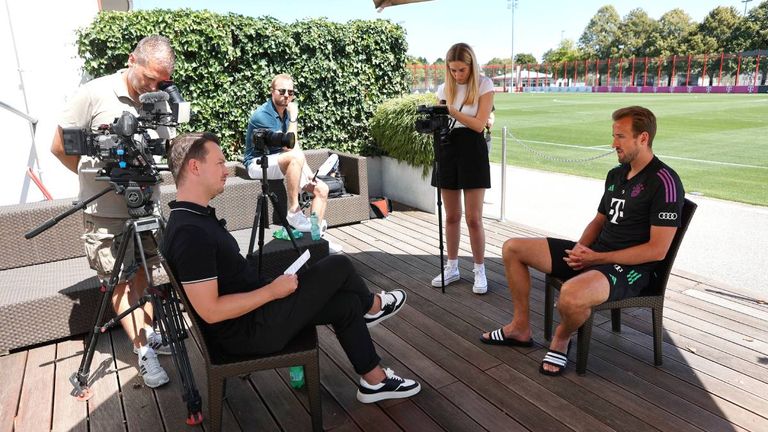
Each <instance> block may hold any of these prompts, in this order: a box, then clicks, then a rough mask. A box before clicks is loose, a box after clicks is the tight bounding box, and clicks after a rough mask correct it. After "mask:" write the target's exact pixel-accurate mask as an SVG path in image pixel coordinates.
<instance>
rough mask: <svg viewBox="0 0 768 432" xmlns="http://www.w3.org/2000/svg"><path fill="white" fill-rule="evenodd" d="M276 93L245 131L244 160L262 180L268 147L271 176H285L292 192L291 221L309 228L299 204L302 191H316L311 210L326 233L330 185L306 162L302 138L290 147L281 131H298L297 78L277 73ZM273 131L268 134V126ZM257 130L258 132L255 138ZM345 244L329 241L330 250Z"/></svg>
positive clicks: (272, 85)
mask: <svg viewBox="0 0 768 432" xmlns="http://www.w3.org/2000/svg"><path fill="white" fill-rule="evenodd" d="M270 88H271V91H272V96H271V98H270V99H268V100H267V101H266V102H265V103H264V104H263V105H261V106H259V107H258V108H257V109H256V111H254V112H253V113H252V114H251V118H250V119H249V121H248V127H247V128H246V131H245V157H244V160H243V163H244V164H245V167H246V169H247V170H248V175H249V176H250V177H251V178H253V179H257V180H262V178H261V177H262V168H261V165H260V163H259V162H260V159H261V157H262V156H264V148H265V147H266V150H267V151H268V154H267V159H268V161H269V167H268V168H267V180H279V179H282V178H285V190H286V193H287V195H288V214H287V216H286V219H287V220H288V223H289V224H290V225H291V226H292V227H294V228H295V229H297V230H299V231H307V232H308V231H309V230H310V228H311V224H310V222H309V219H308V218H307V216H306V215H305V214H304V212H303V211H302V209H301V208H300V207H299V193H300V191H302V190H304V191H307V192H310V193H312V194H313V195H314V199H312V205H311V206H310V211H312V212H315V213H316V214H317V218H318V220H319V221H320V222H319V223H320V231H321V233H323V234H325V230H326V228H327V227H328V224H327V222H326V221H325V219H324V215H325V208H326V206H327V205H328V185H326V184H325V183H323V182H322V181H321V180H318V179H314V174H313V173H312V171H311V170H310V169H309V167H308V166H307V165H306V159H305V158H304V152H302V151H301V146H300V145H299V142H298V138H296V141H295V145H294V146H293V147H292V148H291V147H289V143H288V141H287V140H288V138H287V136H285V135H283V137H282V139H281V138H280V135H279V134H289V133H293V134H294V135H295V134H296V133H297V130H298V125H297V123H298V115H299V108H298V105H297V104H296V102H294V97H295V93H294V92H295V90H294V88H293V78H291V76H290V75H287V74H279V75H276V76H275V77H274V78H273V79H272V84H271V87H270ZM265 129H266V130H269V131H272V132H273V134H269V135H270V136H268V137H267V136H265V134H264V133H263V132H264V130H265ZM254 134H256V135H257V137H256V141H264V142H254ZM341 250H342V248H341V245H338V244H336V243H333V242H328V251H329V252H330V253H332V254H334V253H339V252H341Z"/></svg>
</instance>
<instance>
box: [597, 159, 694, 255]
mask: <svg viewBox="0 0 768 432" xmlns="http://www.w3.org/2000/svg"><path fill="white" fill-rule="evenodd" d="M629 169H630V166H629V164H622V165H619V166H617V167H616V168H613V169H612V170H610V171H609V172H608V176H607V177H606V179H605V191H604V192H603V197H602V199H601V200H600V205H599V206H598V207H597V211H598V212H600V213H602V214H604V215H605V216H606V218H607V220H606V222H605V224H604V225H603V229H602V230H601V231H600V235H599V236H598V238H597V240H596V241H595V243H594V244H593V245H592V246H591V247H592V249H593V250H595V251H597V252H606V251H614V250H620V249H626V248H628V247H631V246H636V245H639V244H643V243H646V242H648V240H649V239H650V237H651V225H655V226H674V227H679V226H680V217H681V215H682V211H683V201H684V199H685V191H684V190H683V184H682V182H681V181H680V177H678V175H677V173H676V172H675V171H674V170H672V168H670V167H669V166H667V165H666V164H665V163H663V162H662V161H660V160H659V158H657V157H656V156H654V157H653V159H652V160H651V161H650V162H649V163H648V165H646V166H645V168H643V169H642V170H641V171H640V172H639V173H637V174H636V175H635V176H634V177H632V178H631V179H630V180H627V174H629Z"/></svg>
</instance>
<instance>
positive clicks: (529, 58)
mask: <svg viewBox="0 0 768 432" xmlns="http://www.w3.org/2000/svg"><path fill="white" fill-rule="evenodd" d="M536 63H538V62H537V61H536V57H534V56H533V54H529V53H520V54H515V64H536Z"/></svg>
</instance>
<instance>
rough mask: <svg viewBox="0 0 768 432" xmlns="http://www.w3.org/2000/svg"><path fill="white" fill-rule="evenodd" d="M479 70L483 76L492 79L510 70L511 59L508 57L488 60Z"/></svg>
mask: <svg viewBox="0 0 768 432" xmlns="http://www.w3.org/2000/svg"><path fill="white" fill-rule="evenodd" d="M481 69H482V71H483V73H484V74H485V76H489V77H493V76H497V75H503V74H505V73H507V72H509V71H510V70H512V59H511V58H509V57H506V58H499V57H494V58H492V59H490V60H488V63H486V64H485V65H484V66H483V67H482V68H481Z"/></svg>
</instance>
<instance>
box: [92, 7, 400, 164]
mask: <svg viewBox="0 0 768 432" xmlns="http://www.w3.org/2000/svg"><path fill="white" fill-rule="evenodd" d="M150 34H162V35H164V36H166V37H168V38H169V39H170V40H171V44H172V45H173V48H174V50H175V51H176V55H177V61H176V70H175V71H174V73H173V79H174V81H175V82H176V83H177V85H178V87H179V89H180V90H181V93H182V95H183V96H184V98H185V99H186V100H187V101H190V102H192V106H193V107H192V108H193V111H194V112H195V113H196V116H195V117H193V120H192V121H191V122H190V123H189V124H188V125H186V126H184V127H183V128H182V130H195V131H200V130H208V131H212V132H215V133H217V134H219V135H220V136H221V137H222V144H223V147H224V152H225V154H226V156H227V158H228V159H239V158H241V156H242V149H243V146H244V143H245V141H244V139H245V138H244V131H245V125H246V122H247V119H248V117H249V115H250V113H251V111H252V110H254V109H255V108H256V107H257V106H259V105H261V104H262V103H264V101H266V100H267V98H268V97H269V83H270V81H271V79H272V77H273V76H274V75H275V74H277V73H283V72H285V73H289V74H291V75H293V77H294V80H295V85H296V90H297V95H298V96H297V99H296V100H297V102H298V103H299V110H300V119H299V127H300V129H299V135H300V138H301V140H302V146H303V147H304V148H319V147H328V148H332V149H336V150H341V151H346V152H351V153H357V154H370V153H373V152H375V151H376V150H375V147H374V146H373V140H372V138H371V135H370V130H369V126H368V121H369V119H370V118H371V116H372V115H373V112H374V111H375V110H376V107H377V106H378V104H379V103H381V102H382V101H384V100H385V99H388V98H391V97H394V96H399V95H401V94H403V93H405V92H406V91H407V89H408V87H407V81H406V77H407V72H406V69H405V59H406V57H405V52H406V49H407V46H406V42H405V34H404V31H403V29H402V27H400V26H398V25H396V24H393V23H391V22H389V21H384V20H375V21H350V22H348V23H347V24H338V23H332V22H329V21H327V20H325V19H312V20H306V21H297V22H295V23H292V24H285V23H282V22H280V21H278V20H276V19H274V18H271V17H261V18H251V17H246V16H242V15H237V14H228V15H219V14H215V13H212V12H208V11H192V10H187V9H183V10H152V11H135V12H103V13H100V14H99V15H98V16H97V18H96V19H95V20H94V22H93V23H92V24H91V25H90V26H88V27H87V28H84V29H81V30H80V31H79V32H78V50H79V53H80V56H81V57H82V58H83V59H84V60H85V66H84V68H85V70H86V72H88V73H89V74H90V75H92V76H101V75H105V74H108V73H112V72H114V71H116V70H118V69H120V68H123V67H125V65H126V61H127V58H128V54H129V53H130V52H131V50H132V49H133V48H134V47H135V46H136V43H138V41H139V40H141V38H142V37H144V36H147V35H150Z"/></svg>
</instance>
